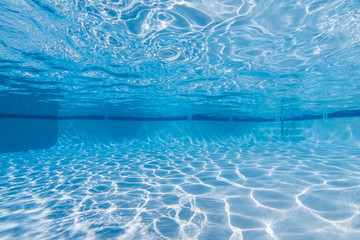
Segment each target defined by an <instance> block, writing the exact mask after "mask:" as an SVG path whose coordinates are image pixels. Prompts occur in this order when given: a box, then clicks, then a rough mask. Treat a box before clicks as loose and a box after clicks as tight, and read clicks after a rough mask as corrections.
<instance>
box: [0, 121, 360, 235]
mask: <svg viewBox="0 0 360 240" xmlns="http://www.w3.org/2000/svg"><path fill="white" fill-rule="evenodd" d="M101 124H102V123H101ZM152 124H153V123H152ZM307 124H308V123H307ZM90 125H93V123H91V124H90ZM150 125H151V124H150ZM59 126H60V131H59V134H60V138H59V142H58V144H56V145H55V146H54V147H52V148H50V149H44V150H37V151H29V152H17V153H16V152H14V153H7V154H2V155H0V164H1V165H0V195H1V198H0V221H1V224H0V238H4V239H29V238H32V239H291V240H294V239H306V240H308V239H360V215H359V213H360V211H359V208H360V147H359V145H358V142H356V141H355V138H354V137H353V136H351V138H349V136H348V135H349V134H345V135H346V136H347V138H346V139H343V141H340V139H341V138H342V137H339V138H336V137H337V136H339V134H335V135H333V136H332V135H331V134H325V135H326V136H330V138H327V139H325V137H323V138H324V139H323V140H321V139H320V137H319V139H320V140H315V139H314V138H312V139H309V138H306V137H307V136H306V135H304V134H303V135H302V134H301V133H299V136H294V138H293V139H297V140H299V141H295V142H288V141H289V138H288V137H287V138H286V137H285V138H283V139H282V140H281V138H278V137H276V136H275V137H274V138H271V139H272V140H269V138H268V133H269V132H270V133H273V132H274V131H272V130H271V131H268V130H266V128H262V130H264V129H265V131H254V130H253V129H249V128H245V129H248V132H249V133H250V134H248V135H246V136H245V135H244V137H240V135H236V137H231V134H230V135H226V134H225V135H223V137H220V136H219V134H218V133H217V135H216V136H217V137H214V136H215V135H212V136H210V137H213V138H212V141H210V137H209V136H208V137H209V138H208V139H205V140H204V139H203V140H202V141H200V140H199V139H200V135H198V136H197V137H194V136H190V137H189V136H183V138H180V137H174V135H171V134H168V135H166V137H163V138H160V137H159V136H160V135H161V134H162V133H161V134H160V133H159V131H156V132H157V133H158V135H157V136H155V135H154V136H153V138H151V136H150V135H148V138H147V140H146V138H142V139H134V138H131V137H127V138H125V139H123V140H121V141H120V140H119V139H118V141H115V140H114V138H109V139H110V140H109V141H105V140H104V139H105V137H104V136H103V135H96V134H94V132H99V131H100V132H104V129H103V128H92V129H93V132H92V134H91V136H90V135H88V134H83V133H80V131H82V127H80V126H84V124H83V123H81V124H79V123H74V122H71V123H70V122H66V121H64V122H61V123H59ZM347 126H350V125H347ZM351 126H356V125H351ZM74 127H75V129H76V130H77V131H78V132H77V134H70V133H71V132H74ZM172 128H173V125H172ZM316 128H317V127H314V125H312V129H316ZM96 129H97V130H96ZM147 129H148V130H149V128H147ZM153 129H154V128H153ZM217 129H218V128H217ZM343 129H344V128H343ZM98 130H99V131H98ZM293 130H294V129H293ZM335 130H336V129H333V130H332V132H333V133H336V131H335ZM176 131H178V130H176ZM176 131H175V130H174V131H173V132H176ZM233 131H236V129H233ZM254 132H256V133H259V132H265V133H266V134H263V136H262V137H259V136H260V134H258V135H259V136H256V137H249V136H250V135H252V134H253V133H254ZM304 132H306V131H303V133H304ZM339 132H343V131H339ZM350 132H351V133H353V132H354V131H350ZM148 133H149V132H148ZM229 133H231V131H230V130H229ZM306 134H308V132H306ZM265 135H266V136H267V137H264V136H265ZM318 135H319V134H318ZM325 135H322V136H325ZM350 135H351V134H350ZM178 136H179V135H178ZM224 136H225V137H224ZM100 138H102V139H100ZM264 138H265V139H267V140H266V141H265V140H261V139H264ZM95 139H96V140H95ZM259 139H260V140H259ZM329 139H335V140H336V141H329Z"/></svg>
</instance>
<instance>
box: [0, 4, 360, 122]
mask: <svg viewBox="0 0 360 240" xmlns="http://www.w3.org/2000/svg"><path fill="white" fill-rule="evenodd" d="M0 4H1V9H0V22H1V27H0V36H1V37H0V52H1V53H0V59H3V60H6V62H4V61H3V60H1V61H0V73H1V75H3V76H5V77H7V78H13V79H18V81H17V80H13V83H14V84H15V83H16V82H21V84H22V85H25V86H27V85H28V83H27V82H26V81H22V80H23V79H24V78H28V79H31V81H35V82H38V85H37V87H38V88H40V89H43V90H49V89H51V88H56V89H58V90H59V92H61V97H54V98H53V99H52V101H53V102H55V103H58V104H59V105H60V108H59V110H58V114H59V115H67V114H69V113H73V114H75V113H76V114H75V115H81V114H83V113H87V114H88V115H93V114H96V113H98V112H103V113H104V112H105V113H112V112H117V113H118V115H128V116H138V115H143V116H146V117H151V116H173V115H179V113H184V114H189V113H190V114H209V113H210V115H211V114H215V113H217V114H219V112H221V115H224V116H223V117H228V115H229V114H231V115H232V116H239V117H249V116H252V117H253V116H259V117H260V116H262V117H266V116H270V115H271V116H273V115H276V114H279V113H280V111H281V109H284V110H285V114H288V115H291V114H294V113H297V115H306V114H315V113H316V114H318V113H323V112H324V111H325V112H334V111H338V110H341V109H354V108H356V107H357V102H358V99H359V94H358V93H359V91H358V90H359V86H360V85H359V84H358V82H359V81H357V79H358V77H357V76H358V75H359V70H358V69H360V68H359V64H358V61H357V59H358V56H359V54H360V51H359V47H358V45H359V44H358V43H359V40H360V32H359V29H360V28H359V11H358V9H359V4H358V3H357V2H356V1H342V0H337V1H333V2H324V1H315V0H303V1H289V2H287V3H280V2H279V1H275V0H272V1H252V0H249V1H211V3H209V2H208V1H190V0H189V1H181V2H179V1H175V0H171V1H164V2H158V1H157V2H154V1H138V0H136V1H131V0H126V1H117V0H116V1H100V0H91V1H90V0H87V1H56V0H36V1H25V0H21V1H7V3H6V4H3V3H0ZM113 66H117V67H116V69H114V67H113ZM79 70H80V71H79ZM291 74H294V75H297V77H293V76H294V75H292V76H290V75H291ZM94 76H97V77H96V78H94ZM281 76H287V77H281ZM84 78H85V79H84ZM133 78H138V79H139V82H140V81H141V82H147V83H151V84H148V87H149V88H148V91H143V92H141V91H139V92H136V93H135V92H134V90H135V89H136V86H137V83H134V85H132V83H131V80H132V79H133ZM200 78H202V79H212V78H219V79H221V81H218V82H213V81H210V80H207V81H208V83H207V84H203V85H201V84H198V85H197V87H196V88H195V89H194V88H193V87H191V85H192V84H195V83H191V82H192V81H194V82H196V79H200ZM128 80H130V83H129V82H128ZM44 82H51V83H53V85H54V86H52V87H50V86H49V85H48V84H44V85H42V84H43V83H44ZM89 82H90V83H91V85H92V86H97V87H95V88H94V89H96V90H94V89H87V88H86V87H87V85H88V84H89ZM114 82H116V83H120V84H123V83H126V84H129V85H128V87H127V88H126V89H122V90H120V92H122V93H124V92H133V94H130V93H129V94H125V95H121V96H119V95H118V90H117V89H116V88H114V87H112V84H113V83H114ZM184 82H185V83H186V82H188V83H189V84H190V85H189V86H190V87H188V88H185V89H184V88H182V86H183V84H184ZM1 85H3V83H1ZM325 85H326V86H327V87H326V89H324V88H323V86H325ZM133 87H134V89H133ZM74 89H76V91H73V90H74ZM204 92H206V93H207V95H208V96H210V97H212V96H220V98H221V97H224V98H226V100H216V101H215V100H209V99H208V98H203V97H201V94H203V93H204ZM233 93H236V94H238V95H236V94H233ZM0 94H1V96H4V97H9V96H11V95H12V94H23V93H22V92H21V90H19V89H17V88H13V89H11V90H10V89H6V90H5V89H4V90H2V91H1V93H0ZM194 94H195V95H194ZM196 94H200V95H196ZM197 96H199V97H197ZM159 99H160V100H159ZM158 100H159V101H158ZM284 103H285V104H284ZM10 108H11V109H10ZM23 109H24V108H23V107H18V108H17V107H16V106H11V107H9V109H7V108H5V109H2V110H1V111H2V112H3V113H6V112H10V111H15V112H16V113H20V112H21V113H24V112H23ZM205 109H206V111H205ZM39 111H42V110H41V109H39ZM28 114H30V115H31V114H32V113H30V112H29V113H28ZM44 115H46V114H45V113H44Z"/></svg>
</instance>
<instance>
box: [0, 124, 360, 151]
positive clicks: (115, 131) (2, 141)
mask: <svg viewBox="0 0 360 240" xmlns="http://www.w3.org/2000/svg"><path fill="white" fill-rule="evenodd" d="M359 126H360V118H341V119H319V120H309V121H288V122H284V125H283V134H281V132H282V131H281V122H261V123H259V122H221V121H112V120H49V119H17V118H0V131H1V133H2V134H1V135H0V153H5V152H15V151H26V150H36V149H43V148H50V147H52V146H53V145H55V144H56V143H57V144H65V143H69V144H71V143H72V142H76V143H83V144H96V143H103V144H111V143H113V142H120V141H134V140H139V141H155V140H156V141H159V140H161V141H165V142H173V141H178V142H180V143H184V144H186V143H187V142H189V143H190V142H196V141H205V142H207V141H210V142H211V141H226V140H228V139H234V138H237V139H241V140H243V141H242V142H243V143H244V144H246V143H253V142H269V141H270V142H271V141H284V142H298V141H304V140H306V141H314V142H316V141H331V142H340V143H344V144H358V142H359V139H360V129H359Z"/></svg>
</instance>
